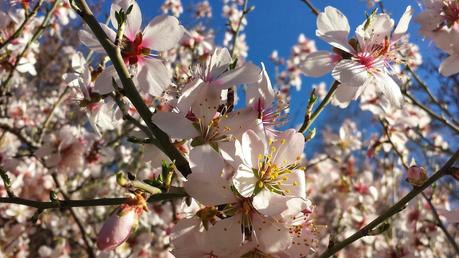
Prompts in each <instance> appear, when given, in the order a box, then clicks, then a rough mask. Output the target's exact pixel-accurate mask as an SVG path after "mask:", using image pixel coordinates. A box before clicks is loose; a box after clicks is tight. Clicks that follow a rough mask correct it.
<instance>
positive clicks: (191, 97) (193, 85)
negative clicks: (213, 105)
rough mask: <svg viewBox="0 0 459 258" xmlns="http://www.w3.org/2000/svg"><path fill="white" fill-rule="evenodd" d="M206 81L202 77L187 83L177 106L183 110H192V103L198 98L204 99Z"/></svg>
mask: <svg viewBox="0 0 459 258" xmlns="http://www.w3.org/2000/svg"><path fill="white" fill-rule="evenodd" d="M204 87H205V85H204V82H203V81H202V80H201V79H196V80H193V81H191V82H189V83H187V84H186V85H185V87H183V90H182V94H181V95H180V98H179V99H178V101H177V108H178V109H179V110H180V111H181V112H188V111H190V108H191V105H192V104H193V102H194V101H195V100H196V99H203V98H202V96H203V94H202V93H203V90H204Z"/></svg>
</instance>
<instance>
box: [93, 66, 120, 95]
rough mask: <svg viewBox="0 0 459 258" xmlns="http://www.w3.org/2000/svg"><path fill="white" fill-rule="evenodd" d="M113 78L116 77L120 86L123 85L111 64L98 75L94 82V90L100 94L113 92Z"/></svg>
mask: <svg viewBox="0 0 459 258" xmlns="http://www.w3.org/2000/svg"><path fill="white" fill-rule="evenodd" d="M113 78H115V80H116V81H117V85H118V87H122V86H123V85H122V84H121V83H119V79H118V74H117V73H116V70H115V67H114V66H113V65H111V66H108V67H107V68H105V70H103V71H102V73H101V74H100V75H99V77H97V79H96V83H95V84H94V91H95V92H97V93H99V94H100V95H105V94H109V93H110V92H112V91H113V90H114V88H113Z"/></svg>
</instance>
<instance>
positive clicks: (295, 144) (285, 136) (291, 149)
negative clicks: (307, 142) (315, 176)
mask: <svg viewBox="0 0 459 258" xmlns="http://www.w3.org/2000/svg"><path fill="white" fill-rule="evenodd" d="M273 146H274V147H275V148H276V152H275V153H274V160H273V163H274V164H277V166H279V167H284V166H287V165H290V164H293V163H296V162H297V161H298V160H299V159H300V157H301V154H302V153H303V150H304V135H303V134H302V133H298V132H297V131H295V130H294V129H289V130H287V131H285V132H283V133H281V134H279V135H278V137H277V139H276V141H275V142H274V144H273Z"/></svg>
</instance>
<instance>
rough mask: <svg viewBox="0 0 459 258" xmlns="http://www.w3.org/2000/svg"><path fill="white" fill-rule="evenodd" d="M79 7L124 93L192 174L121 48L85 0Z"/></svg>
mask: <svg viewBox="0 0 459 258" xmlns="http://www.w3.org/2000/svg"><path fill="white" fill-rule="evenodd" d="M75 2H76V4H77V5H78V8H76V7H75V6H74V5H72V6H73V7H74V8H75V11H76V12H77V13H78V14H79V15H80V17H81V18H82V19H83V20H84V21H85V22H86V24H87V25H88V26H89V28H90V29H91V30H92V32H93V33H94V35H95V36H96V38H97V40H98V41H99V43H100V44H101V46H102V47H103V48H104V49H105V52H106V53H107V55H108V56H109V58H110V60H111V61H112V63H113V66H114V67H115V69H116V72H117V73H118V76H119V78H120V80H121V83H122V85H123V93H124V95H125V96H126V97H127V98H129V100H130V101H131V102H132V104H133V105H134V106H135V108H136V109H137V111H138V112H139V115H140V117H142V119H143V120H144V122H145V124H146V125H147V126H148V128H149V129H150V130H151V132H152V133H153V135H154V136H155V137H156V139H157V140H158V141H159V143H160V144H161V146H162V149H163V150H164V153H165V154H166V155H167V156H168V157H169V158H170V159H171V160H172V161H175V165H176V167H177V169H178V170H179V171H180V172H181V173H182V175H183V176H185V177H186V176H188V175H189V174H191V169H190V165H189V164H188V161H187V160H186V159H185V158H184V157H183V156H182V154H181V153H180V152H179V151H178V150H177V148H176V147H175V146H174V144H173V143H172V142H171V141H170V139H169V136H168V135H167V134H166V133H164V132H163V131H162V130H161V129H160V128H159V127H157V126H156V125H155V124H154V123H153V122H152V120H151V118H152V115H153V113H152V112H151V111H150V109H149V108H148V107H147V105H146V104H145V102H144V101H143V99H142V97H141V96H140V94H139V92H138V91H137V89H136V87H135V85H134V82H133V81H132V79H131V75H130V74H129V71H128V69H127V67H126V65H125V63H124V60H123V57H122V56H121V50H120V49H119V48H118V47H117V46H116V45H115V44H114V43H113V42H112V41H111V40H110V39H109V38H108V37H107V35H106V34H105V32H104V31H103V30H102V27H101V26H100V24H99V22H98V21H97V19H96V18H95V17H94V15H93V13H92V11H91V9H90V8H89V6H88V4H87V3H86V1H85V0H75Z"/></svg>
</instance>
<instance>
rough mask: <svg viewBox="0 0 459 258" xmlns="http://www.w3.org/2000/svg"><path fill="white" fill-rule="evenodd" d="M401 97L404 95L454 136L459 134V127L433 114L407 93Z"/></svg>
mask: <svg viewBox="0 0 459 258" xmlns="http://www.w3.org/2000/svg"><path fill="white" fill-rule="evenodd" d="M403 95H405V96H406V97H407V98H408V99H410V100H411V102H413V105H415V106H418V107H420V108H421V109H422V110H424V111H425V112H427V113H428V114H429V115H430V116H431V117H433V118H435V119H436V120H438V121H439V122H441V123H443V124H444V125H446V126H447V127H449V128H451V129H452V130H453V131H454V132H455V133H456V134H459V127H458V126H456V125H454V124H453V123H451V122H450V121H449V120H447V119H446V118H444V117H443V116H440V115H438V114H437V113H435V112H434V111H433V110H432V109H430V108H428V107H426V106H425V105H423V104H422V103H421V102H419V101H418V100H417V99H416V98H415V97H414V96H412V95H411V94H410V93H409V92H408V91H405V92H403Z"/></svg>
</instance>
